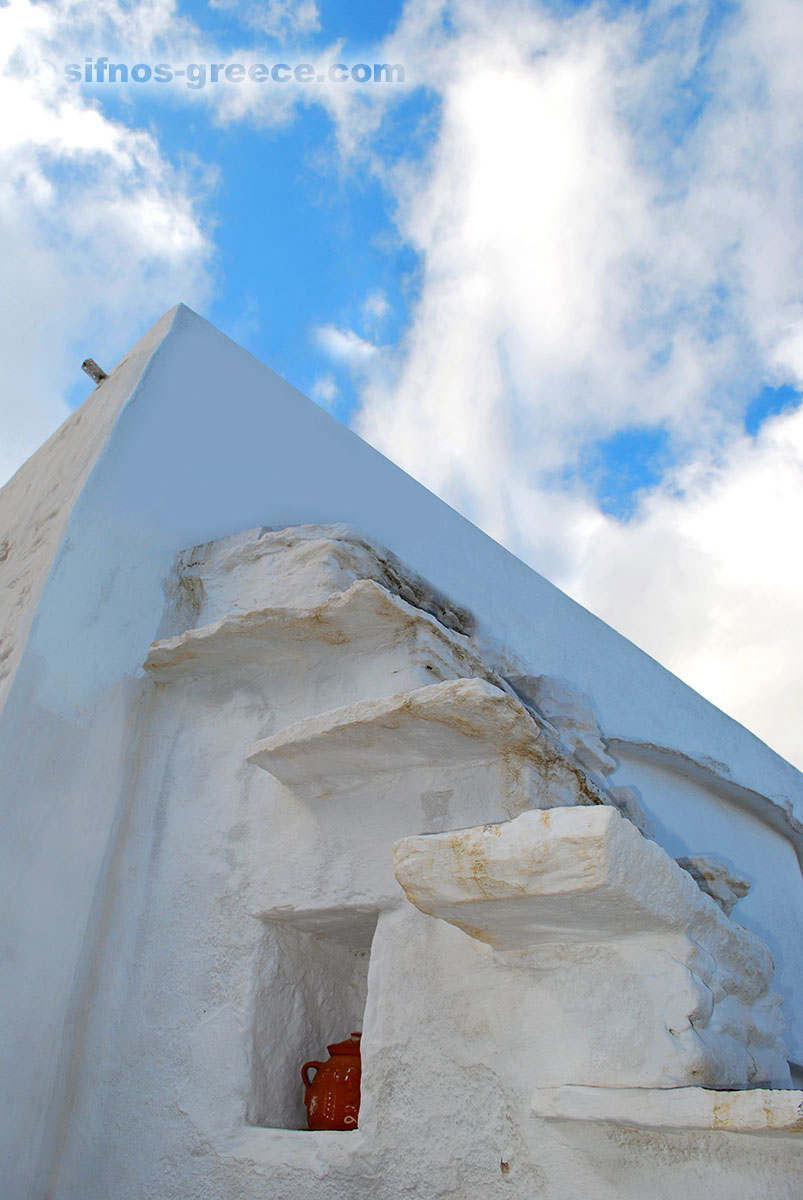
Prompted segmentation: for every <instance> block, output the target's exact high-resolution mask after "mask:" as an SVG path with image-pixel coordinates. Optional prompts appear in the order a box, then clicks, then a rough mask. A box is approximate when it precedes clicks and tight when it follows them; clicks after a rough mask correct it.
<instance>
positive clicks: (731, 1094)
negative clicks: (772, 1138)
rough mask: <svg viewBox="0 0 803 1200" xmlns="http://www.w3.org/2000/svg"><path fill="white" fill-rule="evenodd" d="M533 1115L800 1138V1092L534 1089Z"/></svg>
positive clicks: (802, 1097) (802, 1114)
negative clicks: (785, 1135)
mask: <svg viewBox="0 0 803 1200" xmlns="http://www.w3.org/2000/svg"><path fill="white" fill-rule="evenodd" d="M533 1113H534V1114H535V1116H537V1117H542V1118H544V1119H545V1120H556V1121H581V1122H601V1123H606V1124H611V1125H618V1126H622V1127H624V1128H631V1129H632V1128H635V1129H654V1130H662V1129H666V1130H672V1129H678V1130H681V1129H685V1130H692V1129H701V1130H709V1129H715V1130H719V1131H721V1132H724V1133H753V1134H756V1133H770V1134H773V1133H774V1134H794V1133H796V1134H799V1135H800V1134H803V1092H797V1091H791V1090H789V1091H787V1090H783V1089H767V1088H749V1089H747V1090H742V1091H716V1090H713V1089H709V1088H696V1087H689V1088H604V1087H571V1086H570V1087H557V1088H539V1089H538V1090H537V1091H536V1092H535V1095H534V1096H533Z"/></svg>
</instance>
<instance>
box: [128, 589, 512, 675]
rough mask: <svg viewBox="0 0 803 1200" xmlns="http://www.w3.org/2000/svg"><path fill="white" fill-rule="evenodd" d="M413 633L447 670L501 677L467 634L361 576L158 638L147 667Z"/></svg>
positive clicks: (194, 667)
mask: <svg viewBox="0 0 803 1200" xmlns="http://www.w3.org/2000/svg"><path fill="white" fill-rule="evenodd" d="M405 637H406V638H409V639H410V640H411V642H413V643H414V646H415V647H416V648H418V649H419V650H420V651H421V652H423V653H426V654H428V655H430V656H431V657H432V660H433V662H432V667H433V670H434V672H435V674H434V678H438V677H439V676H441V675H445V676H447V677H452V676H455V675H456V676H482V677H489V678H495V676H494V673H493V671H492V670H491V668H490V667H489V666H488V665H487V663H485V661H484V660H483V659H482V658H481V657H480V656H479V655H478V654H477V653H476V652H475V651H474V650H473V649H472V647H471V645H470V643H469V641H468V639H467V638H466V637H465V636H464V635H463V634H460V633H456V632H454V631H452V630H449V629H447V628H445V626H443V625H441V623H440V622H439V621H437V620H436V619H435V618H434V617H432V616H430V615H429V613H426V612H423V611H422V610H421V609H419V608H415V607H414V606H413V605H411V604H408V603H407V602H406V601H405V600H402V599H400V598H399V597H398V596H394V595H392V594H391V593H390V592H388V591H387V590H386V589H385V588H383V587H382V586H381V585H380V584H378V583H375V582H373V581H372V580H370V579H358V580H357V581H356V582H355V583H353V584H351V586H350V587H349V588H347V589H346V591H344V592H337V593H335V594H334V595H332V596H330V597H329V598H328V599H327V600H325V601H324V602H323V603H321V604H318V605H316V606H315V607H313V608H290V607H275V608H260V609H252V610H250V611H248V612H236V613H230V614H228V615H227V616H225V617H221V618H220V619H219V620H217V621H213V622H211V624H208V625H202V626H199V627H196V628H192V629H187V630H186V631H185V632H183V633H180V634H177V635H176V636H175V637H170V638H164V639H163V640H161V641H157V642H154V643H153V644H152V646H151V648H150V650H149V652H148V656H147V658H146V660H145V669H146V671H148V673H149V674H150V675H151V676H152V677H153V678H154V679H157V680H159V681H162V680H167V679H172V678H176V677H179V676H181V675H183V674H187V673H197V674H204V673H212V672H214V671H217V670H230V669H231V667H232V665H235V664H252V663H255V662H256V663H259V665H268V664H270V663H275V662H281V661H283V660H285V659H287V658H289V657H295V656H297V655H298V652H299V646H300V645H301V644H303V643H305V642H308V643H318V644H328V645H331V646H338V645H346V644H348V643H351V642H359V643H360V650H361V651H364V652H376V651H377V650H380V649H382V648H383V646H388V645H394V644H396V643H397V642H398V641H400V640H403V639H404V638H405Z"/></svg>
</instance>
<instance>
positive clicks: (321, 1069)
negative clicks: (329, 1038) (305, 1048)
mask: <svg viewBox="0 0 803 1200" xmlns="http://www.w3.org/2000/svg"><path fill="white" fill-rule="evenodd" d="M361 1037H362V1034H359V1033H352V1035H351V1037H350V1038H349V1039H348V1041H346V1042H335V1043H334V1044H333V1045H331V1046H327V1047H326V1049H327V1050H328V1051H329V1053H330V1055H331V1058H330V1059H329V1061H328V1062H325V1063H320V1062H308V1063H304V1066H303V1067H302V1068H301V1078H302V1079H303V1080H304V1087H305V1089H306V1090H305V1092H304V1103H305V1104H306V1106H307V1124H308V1125H309V1127H310V1129H356V1128H357V1114H358V1113H359V1111H360V1038H361ZM313 1067H315V1068H316V1069H317V1074H316V1075H315V1078H314V1079H313V1080H312V1081H311V1082H310V1078H309V1073H310V1071H311V1070H312V1068H313Z"/></svg>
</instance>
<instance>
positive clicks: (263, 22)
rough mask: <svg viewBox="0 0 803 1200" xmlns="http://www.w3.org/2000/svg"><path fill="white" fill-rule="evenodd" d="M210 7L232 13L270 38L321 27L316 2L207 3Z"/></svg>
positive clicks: (233, 0)
mask: <svg viewBox="0 0 803 1200" xmlns="http://www.w3.org/2000/svg"><path fill="white" fill-rule="evenodd" d="M210 5H211V7H212V8H220V9H224V10H227V11H229V12H232V13H233V14H234V15H235V16H236V17H237V18H238V20H240V21H242V22H243V23H244V24H246V25H250V26H252V28H254V29H258V30H259V31H260V32H261V33H266V34H268V35H269V36H270V37H292V36H294V35H297V34H302V33H312V32H314V30H316V29H318V28H319V27H320V14H319V12H318V6H317V4H316V3H315V0H267V2H263V3H256V2H255V0H210Z"/></svg>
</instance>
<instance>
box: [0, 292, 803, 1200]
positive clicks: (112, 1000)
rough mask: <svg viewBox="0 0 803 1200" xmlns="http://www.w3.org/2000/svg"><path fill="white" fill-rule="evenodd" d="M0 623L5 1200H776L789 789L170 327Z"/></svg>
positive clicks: (15, 587)
mask: <svg viewBox="0 0 803 1200" xmlns="http://www.w3.org/2000/svg"><path fill="white" fill-rule="evenodd" d="M92 349H94V348H92ZM0 612H2V634H1V638H2V640H0V705H2V708H1V709H0V780H1V781H2V782H1V783H0V788H1V789H2V810H3V836H2V855H3V870H2V878H3V890H4V911H3V941H2V945H3V963H4V983H3V987H2V990H1V991H0V1006H2V1031H3V1039H2V1042H3V1048H2V1055H3V1069H2V1089H3V1098H2V1107H3V1113H4V1117H3V1121H2V1138H3V1141H4V1143H5V1144H4V1147H3V1153H2V1162H3V1164H4V1166H3V1178H4V1182H3V1183H2V1184H0V1194H2V1195H3V1196H5V1197H8V1198H9V1200H23V1198H25V1200H28V1198H32V1200H33V1198H35V1200H43V1198H48V1200H111V1198H114V1200H190V1198H192V1200H195V1198H198V1200H207V1198H208V1200H223V1198H226V1200H228V1198H231V1200H258V1198H259V1200H262V1198H264V1197H269V1198H270V1200H317V1198H319V1197H320V1198H321V1200H367V1198H377V1200H398V1198H399V1197H406V1196H414V1197H419V1198H421V1200H435V1198H440V1197H444V1198H446V1197H449V1198H453V1200H475V1198H478V1200H479V1198H483V1200H484V1198H486V1197H488V1198H490V1200H493V1198H495V1197H499V1198H507V1197H509V1198H511V1200H514V1198H515V1200H530V1198H532V1200H535V1198H536V1197H538V1198H542V1197H543V1198H547V1200H575V1198H577V1200H581V1198H582V1200H629V1198H633V1200H643V1198H644V1197H650V1198H651V1200H653V1198H654V1200H660V1198H663V1197H667V1198H670V1197H673V1198H674V1197H685V1196H686V1195H687V1194H689V1193H690V1192H692V1191H694V1192H695V1193H702V1194H703V1195H705V1196H706V1197H707V1198H709V1200H718V1198H720V1197H722V1198H723V1200H724V1198H725V1197H727V1198H728V1200H734V1198H737V1200H738V1198H744V1200H747V1198H748V1197H749V1198H750V1200H755V1198H757V1197H766V1198H767V1200H782V1198H785V1197H790V1198H792V1197H795V1198H796V1200H799V1197H800V1196H801V1194H803V1185H801V1171H800V1167H801V1153H800V1150H801V1146H803V1093H801V1092H800V1091H796V1090H795V1087H796V1086H797V1087H799V1086H801V1078H800V1068H799V1067H796V1066H795V1064H800V1063H801V1062H803V1011H802V1009H803V1005H801V989H802V987H803V951H802V949H801V940H800V930H801V918H802V917H803V884H802V883H801V872H800V854H801V847H803V825H801V817H802V815H803V799H802V797H803V788H802V787H801V783H802V782H803V781H802V780H801V776H800V775H799V773H798V772H797V771H796V770H794V769H793V768H792V767H791V766H790V765H789V764H787V763H786V762H784V761H783V760H782V759H780V758H779V757H778V756H777V755H776V754H774V753H773V752H772V751H771V750H769V749H768V748H767V746H766V745H764V744H763V743H762V742H760V741H759V740H758V739H757V738H755V737H754V736H753V735H752V734H750V733H748V732H747V731H746V730H745V729H744V728H742V727H741V726H740V725H738V724H737V723H736V722H735V721H733V720H731V719H730V718H729V717H727V716H726V715H725V714H723V713H722V712H720V711H719V710H718V709H716V708H714V707H713V706H712V705H710V704H709V703H707V702H706V701H705V700H703V699H702V698H701V697H700V696H698V695H697V694H696V693H695V692H693V691H691V690H690V689H689V688H688V687H686V686H685V685H684V684H682V683H681V682H679V681H678V680H677V679H676V678H675V677H674V676H672V675H671V674H670V673H669V672H667V671H666V670H664V669H663V668H662V667H661V666H659V665H658V664H657V663H656V662H654V661H653V660H652V659H650V658H649V657H648V656H647V655H645V654H643V653H642V652H641V651H640V650H638V649H637V648H636V647H634V646H633V645H632V644H631V643H629V642H628V641H627V640H626V639H624V638H622V637H621V636H619V635H618V634H617V633H615V632H614V631H613V630H611V629H610V628H608V627H607V626H605V625H604V624H602V623H601V622H600V621H599V620H597V619H596V618H595V617H593V616H591V615H590V614H589V613H587V612H586V611H585V610H583V609H582V608H580V607H579V606H578V605H576V604H575V603H574V602H572V601H571V600H569V599H568V598H567V597H566V596H564V595H563V594H562V593H560V592H559V591H558V590H557V589H555V588H554V587H552V586H551V585H550V584H549V583H547V582H546V581H545V580H543V579H542V578H540V577H539V576H538V575H536V574H535V573H534V572H533V571H531V570H530V569H529V568H527V567H525V566H524V565H523V564H522V563H521V562H519V561H518V560H517V559H515V558H514V557H512V556H511V555H510V554H509V553H507V552H506V551H505V550H503V549H502V548H501V547H500V546H498V545H497V544H496V543H494V542H493V541H492V540H491V539H490V538H488V537H486V536H485V535H484V534H483V533H481V532H480V531H479V530H477V529H476V528H474V527H473V526H472V525H470V524H469V523H468V522H467V521H465V520H464V519H463V518H462V517H460V516H459V515H458V514H457V513H455V512H454V511H453V510H452V509H450V508H449V507H448V506H447V505H446V504H444V503H442V502H441V501H440V500H438V499H437V498H436V497H435V496H433V495H432V494H431V493H429V492H428V491H426V489H424V488H423V487H421V486H420V485H419V484H418V483H416V482H415V481H414V480H412V479H411V478H409V476H407V475H405V474H404V473H403V472H402V471H400V470H399V469H398V468H396V467H395V466H394V465H393V464H391V463H390V462H388V461H387V460H386V459H385V458H383V457H382V456H381V455H380V454H378V453H377V452H376V451H375V450H373V449H372V448H371V447H370V446H368V445H366V444H365V443H363V442H362V441H360V439H359V438H357V437H356V436H355V435H354V434H352V433H351V432H350V431H349V430H347V429H346V428H344V427H343V426H342V425H340V424H339V423H338V422H336V421H335V420H333V419H332V418H331V417H330V416H328V415H327V414H326V413H324V412H323V411H321V410H320V409H319V408H317V407H316V406H315V405H314V404H312V403H311V402H310V401H309V400H307V399H306V398H305V397H303V396H302V395H300V394H299V393H298V392H296V391H295V390H294V389H293V388H292V387H290V386H289V385H288V384H287V383H285V382H284V381H283V380H281V379H280V378H278V377H277V376H276V375H275V374H274V373H273V372H271V371H270V370H268V369H267V368H266V367H265V366H263V365H262V364H260V363H259V362H257V361H256V360H255V359H254V358H253V357H251V356H250V355H249V354H248V353H246V352H245V351H244V350H242V349H241V348H239V347H238V346H236V345H235V344H234V343H232V342H231V341H229V340H228V339H227V338H226V337H224V336H223V335H222V334H221V333H219V332H218V331H217V330H215V329H214V328H213V327H212V326H210V325H209V324H208V323H207V322H205V321H204V320H202V319H201V318H200V317H198V316H196V315H195V314H194V313H192V312H191V311H190V310H189V309H187V308H186V307H184V306H181V305H180V306H179V307H178V308H176V309H174V310H172V311H171V312H170V313H168V314H166V316H164V317H163V318H162V319H161V320H160V321H159V322H158V323H157V324H156V325H155V326H154V327H153V329H151V330H150V332H149V333H148V334H146V336H145V337H144V338H143V339H142V340H141V341H140V342H139V343H138V344H137V345H136V346H135V347H134V348H133V349H132V350H131V351H130V353H129V354H128V355H126V357H125V358H123V360H122V361H121V362H120V363H119V364H118V365H117V366H116V367H115V369H114V370H113V371H112V372H111V374H110V375H109V377H108V378H106V379H104V380H103V381H102V382H101V383H100V385H99V386H98V387H97V388H96V389H95V390H94V391H93V393H92V395H91V396H90V397H89V399H88V400H87V401H86V402H85V403H84V404H83V405H82V406H81V408H79V409H78V410H77V411H76V412H75V413H74V414H73V415H72V416H71V417H70V418H69V419H68V420H67V421H66V422H65V424H64V425H63V426H62V428H61V429H60V430H59V431H58V432H57V433H56V434H54V436H53V437H52V438H51V439H50V440H49V441H48V442H47V443H46V444H45V445H44V446H43V447H42V448H41V449H40V450H39V451H38V452H37V453H36V454H35V455H34V456H33V458H31V459H30V461H29V462H27V463H26V464H25V466H23V467H22V468H21V470H20V471H19V472H18V474H17V475H16V476H15V477H14V478H13V479H12V480H11V482H10V483H8V484H7V485H6V487H5V488H4V489H3V490H2V491H0ZM677 860H680V862H681V864H682V865H679V864H678V861H677ZM353 1030H355V1031H356V1030H361V1031H362V1034H363V1037H362V1101H361V1108H360V1116H359V1128H358V1129H357V1130H348V1131H321V1132H309V1131H308V1130H306V1128H305V1119H304V1117H305V1114H304V1107H303V1086H302V1084H301V1080H300V1074H299V1070H300V1067H301V1064H302V1063H303V1062H304V1061H305V1060H308V1059H313V1058H321V1057H322V1056H323V1057H325V1046H326V1044H327V1043H330V1042H336V1041H339V1040H341V1039H343V1038H346V1037H348V1035H349V1033H350V1032H351V1031H353ZM790 1064H791V1067H790Z"/></svg>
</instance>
